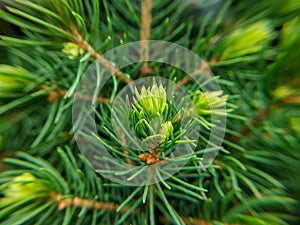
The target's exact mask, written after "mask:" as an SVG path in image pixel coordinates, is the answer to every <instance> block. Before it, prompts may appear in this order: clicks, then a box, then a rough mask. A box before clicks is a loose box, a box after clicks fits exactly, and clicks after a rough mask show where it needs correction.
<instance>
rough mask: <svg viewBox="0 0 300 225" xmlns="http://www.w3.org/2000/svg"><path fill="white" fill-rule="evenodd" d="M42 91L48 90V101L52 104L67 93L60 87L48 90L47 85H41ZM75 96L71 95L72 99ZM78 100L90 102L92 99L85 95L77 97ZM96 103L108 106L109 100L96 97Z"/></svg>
mask: <svg viewBox="0 0 300 225" xmlns="http://www.w3.org/2000/svg"><path fill="white" fill-rule="evenodd" d="M42 89H45V90H49V95H48V101H49V102H54V101H55V100H56V99H57V98H59V97H63V96H65V95H66V93H67V92H68V91H67V90H64V89H61V88H60V87H56V88H55V89H54V90H50V89H51V87H49V86H47V85H42ZM74 95H75V94H73V95H72V97H74ZM77 97H78V98H79V99H82V100H87V101H91V100H92V97H91V96H89V95H86V94H80V95H78V96H77ZM97 102H99V103H104V104H109V103H110V100H109V99H108V98H103V97H101V96H99V97H97Z"/></svg>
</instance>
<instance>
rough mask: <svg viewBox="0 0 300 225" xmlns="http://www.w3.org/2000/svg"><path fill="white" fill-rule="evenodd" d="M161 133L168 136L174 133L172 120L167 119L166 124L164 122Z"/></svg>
mask: <svg viewBox="0 0 300 225" xmlns="http://www.w3.org/2000/svg"><path fill="white" fill-rule="evenodd" d="M160 133H161V134H162V135H164V136H165V137H166V138H168V137H170V136H171V134H172V133H173V125H172V123H171V122H170V121H167V122H165V123H164V124H162V126H161V131H160Z"/></svg>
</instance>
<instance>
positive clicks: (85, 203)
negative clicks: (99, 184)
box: [51, 192, 129, 212]
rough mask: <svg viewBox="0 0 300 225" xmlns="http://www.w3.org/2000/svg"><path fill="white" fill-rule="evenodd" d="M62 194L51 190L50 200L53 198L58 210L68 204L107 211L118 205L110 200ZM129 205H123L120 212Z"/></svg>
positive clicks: (114, 210) (124, 210)
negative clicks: (65, 196)
mask: <svg viewBox="0 0 300 225" xmlns="http://www.w3.org/2000/svg"><path fill="white" fill-rule="evenodd" d="M62 197H63V195H62V194H59V193H55V192H51V200H55V201H56V203H57V206H58V209H59V210H64V209H65V208H67V207H68V206H72V207H75V208H83V207H86V208H87V209H97V210H102V209H105V210H107V211H111V212H116V211H117V209H118V208H119V207H120V205H119V204H115V203H112V202H102V201H94V200H91V199H86V198H80V197H73V198H62ZM128 210H129V207H127V206H124V207H123V208H122V210H121V211H122V212H127V211H128Z"/></svg>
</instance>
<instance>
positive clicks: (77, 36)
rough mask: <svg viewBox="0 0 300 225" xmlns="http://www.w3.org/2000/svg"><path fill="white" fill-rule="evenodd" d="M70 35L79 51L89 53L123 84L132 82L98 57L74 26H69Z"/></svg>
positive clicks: (100, 56)
mask: <svg viewBox="0 0 300 225" xmlns="http://www.w3.org/2000/svg"><path fill="white" fill-rule="evenodd" d="M71 29H72V33H73V35H74V36H75V41H74V43H75V44H76V45H77V46H78V47H79V48H81V49H83V50H84V51H85V52H91V57H92V58H93V59H95V60H97V61H98V62H99V63H100V65H102V66H103V67H104V68H105V69H106V70H107V71H109V72H111V73H112V74H115V76H116V77H117V78H118V79H119V80H120V81H123V82H125V83H131V82H132V81H133V80H132V79H130V78H128V77H126V76H125V75H124V73H123V72H122V71H121V70H119V69H117V68H115V67H114V66H113V65H112V64H111V63H109V62H108V61H107V59H105V58H104V57H103V56H102V55H100V54H99V53H98V52H97V51H96V50H95V49H94V48H93V47H92V45H90V43H88V42H87V41H86V40H84V38H83V37H82V35H81V34H80V33H79V32H78V30H77V28H76V26H75V25H71Z"/></svg>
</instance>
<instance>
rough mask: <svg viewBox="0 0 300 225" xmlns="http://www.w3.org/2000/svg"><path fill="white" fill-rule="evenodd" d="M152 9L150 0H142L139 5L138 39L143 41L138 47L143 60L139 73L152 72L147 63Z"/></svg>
mask: <svg viewBox="0 0 300 225" xmlns="http://www.w3.org/2000/svg"><path fill="white" fill-rule="evenodd" d="M151 9H152V0H143V1H142V6H141V22H142V25H141V32H140V40H141V41H143V42H142V44H141V48H140V57H141V61H144V63H143V66H142V68H141V71H140V72H141V74H142V75H144V74H148V73H151V72H152V69H151V68H150V67H149V65H148V60H149V42H148V40H149V39H150V32H151V21H152V15H151Z"/></svg>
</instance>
